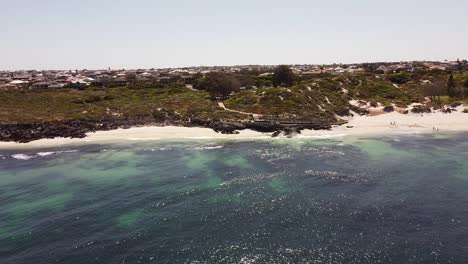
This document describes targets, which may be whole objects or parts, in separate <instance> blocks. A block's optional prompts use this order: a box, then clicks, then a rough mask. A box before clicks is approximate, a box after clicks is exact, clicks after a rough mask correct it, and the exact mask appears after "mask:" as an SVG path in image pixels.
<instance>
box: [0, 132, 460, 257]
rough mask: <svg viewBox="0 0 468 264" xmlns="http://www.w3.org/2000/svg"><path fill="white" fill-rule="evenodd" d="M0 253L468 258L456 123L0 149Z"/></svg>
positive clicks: (1, 254) (130, 255)
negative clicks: (361, 133)
mask: <svg viewBox="0 0 468 264" xmlns="http://www.w3.org/2000/svg"><path fill="white" fill-rule="evenodd" d="M0 263H1V264H20V263H27V264H29V263H30V264H50V263H70V264H72V263H73V264H88V263H112V264H113V263H116V264H121V263H122V264H123V263H125V264H130V263H397V264H405V263H460V264H466V263H468V134H458V135H446V136H441V135H439V136H432V135H428V136H421V135H419V136H416V135H413V136H396V137H383V138H350V137H347V138H342V139H327V140H325V139H324V140H317V139H299V138H293V139H271V140H259V141H216V140H199V141H184V140H181V141H150V142H127V143H115V144H106V145H86V146H76V147H70V146H69V147H60V148H48V149H31V150H0Z"/></svg>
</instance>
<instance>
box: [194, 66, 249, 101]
mask: <svg viewBox="0 0 468 264" xmlns="http://www.w3.org/2000/svg"><path fill="white" fill-rule="evenodd" d="M195 83H196V87H195V86H194V87H195V88H196V89H200V90H206V91H208V92H209V93H210V95H211V97H212V98H216V97H218V96H222V97H225V96H229V95H230V94H231V92H236V91H239V89H240V84H239V81H237V79H236V78H234V77H233V76H231V75H228V74H226V73H222V72H211V73H208V74H207V75H206V76H205V77H203V78H199V79H197V80H196V82H195Z"/></svg>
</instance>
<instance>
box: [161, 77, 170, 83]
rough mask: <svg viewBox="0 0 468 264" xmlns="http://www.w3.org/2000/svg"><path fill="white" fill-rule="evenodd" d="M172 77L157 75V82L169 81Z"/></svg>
mask: <svg viewBox="0 0 468 264" xmlns="http://www.w3.org/2000/svg"><path fill="white" fill-rule="evenodd" d="M171 81H172V79H171V78H170V77H159V79H158V82H159V83H170V82H171Z"/></svg>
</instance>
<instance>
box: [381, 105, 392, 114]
mask: <svg viewBox="0 0 468 264" xmlns="http://www.w3.org/2000/svg"><path fill="white" fill-rule="evenodd" d="M383 110H384V112H385V113H391V112H393V111H395V108H394V107H393V106H392V105H388V106H386V107H384V109H383Z"/></svg>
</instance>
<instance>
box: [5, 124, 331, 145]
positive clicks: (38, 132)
mask: <svg viewBox="0 0 468 264" xmlns="http://www.w3.org/2000/svg"><path fill="white" fill-rule="evenodd" d="M169 125H170V126H182V127H202V128H211V129H213V130H214V131H216V132H218V133H222V134H237V133H239V131H240V130H245V129H249V130H253V131H257V132H262V133H273V136H277V135H279V134H281V133H283V134H285V135H289V134H292V133H300V131H301V130H304V129H311V130H329V129H331V126H332V125H334V123H333V124H332V123H330V122H327V121H319V122H316V121H315V122H297V123H294V122H273V121H235V120H233V121H220V120H216V121H213V120H203V119H191V120H189V121H180V120H169V121H165V122H157V121H155V120H154V119H131V120H127V119H102V120H69V121H51V122H37V123H14V124H0V142H18V143H28V142H31V141H35V140H39V139H50V138H58V137H60V138H85V137H86V134H87V133H90V132H96V131H109V130H114V129H119V128H123V129H128V128H131V127H139V126H169Z"/></svg>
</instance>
